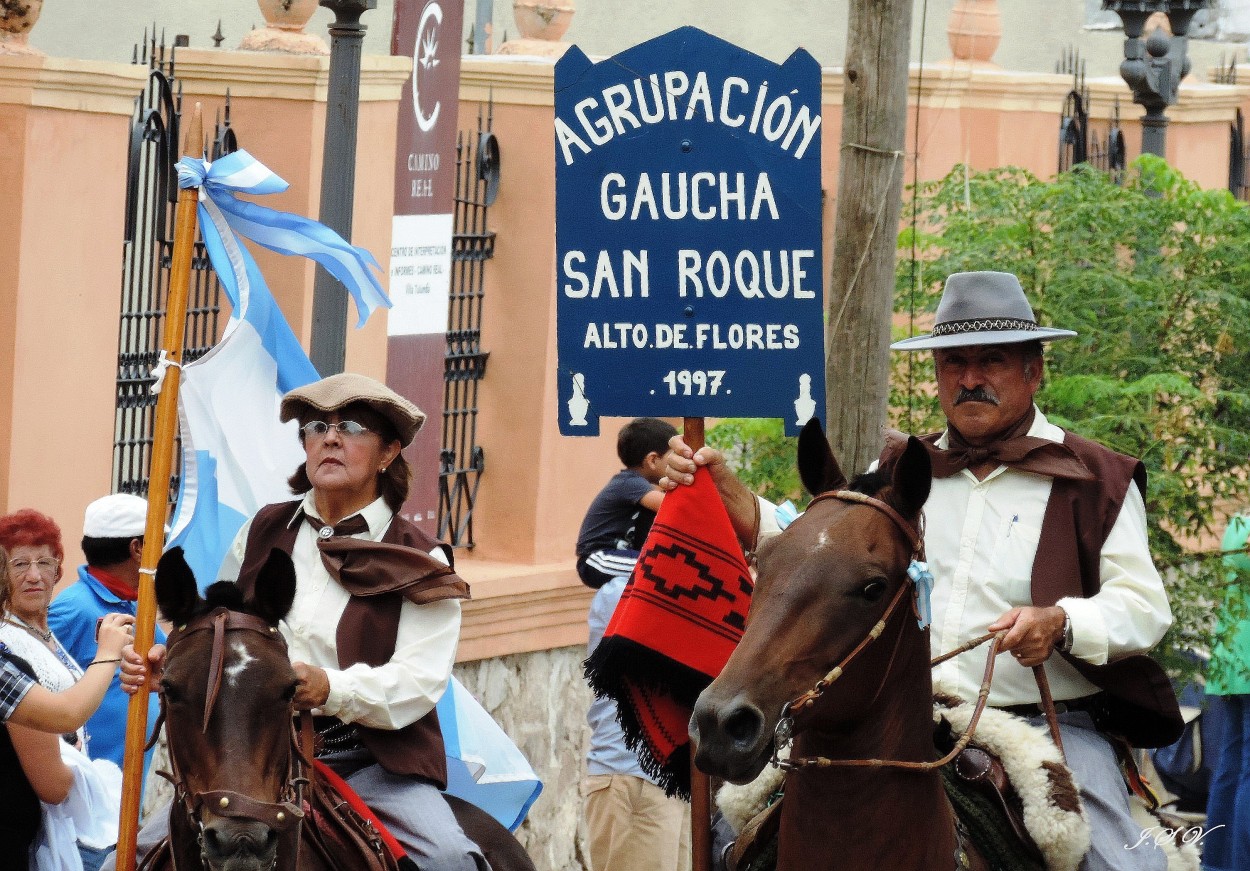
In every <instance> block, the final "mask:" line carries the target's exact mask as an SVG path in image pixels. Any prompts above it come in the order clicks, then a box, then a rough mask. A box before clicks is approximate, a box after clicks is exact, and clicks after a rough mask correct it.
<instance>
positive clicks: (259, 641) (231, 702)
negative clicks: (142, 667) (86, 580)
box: [156, 548, 534, 871]
mask: <svg viewBox="0 0 1250 871" xmlns="http://www.w3.org/2000/svg"><path fill="white" fill-rule="evenodd" d="M261 577H262V578H263V582H260V583H257V585H256V589H257V593H256V595H255V598H253V599H251V600H249V601H243V599H242V595H241V593H240V592H239V590H238V588H237V587H235V586H234V585H233V584H229V583H218V584H214V585H213V586H211V587H209V589H208V591H207V595H208V598H207V600H206V599H204V598H201V597H200V594H199V590H198V588H197V586H196V583H195V578H194V577H193V576H192V574H191V569H190V568H189V567H188V566H187V564H186V561H185V560H184V559H183V556H182V551H181V549H179V548H174V549H172V550H171V551H170V552H169V553H167V554H165V556H163V557H162V558H161V561H160V564H159V565H158V566H157V576H156V598H157V603H158V604H159V605H160V608H161V612H162V613H163V614H164V615H165V617H166V619H168V620H170V621H171V622H172V623H173V624H174V625H175V627H177V628H176V629H175V630H174V632H173V633H171V635H170V638H169V645H168V652H167V654H166V661H165V671H164V677H163V679H162V681H161V689H162V693H163V695H164V718H165V731H166V736H167V739H168V742H169V754H170V762H171V767H172V769H173V772H174V780H175V789H176V795H175V799H174V803H173V805H172V807H171V811H170V847H171V852H172V860H173V865H174V867H175V868H178V869H197V871H198V869H201V868H203V869H208V871H262V869H273V868H282V869H293V868H295V867H296V865H297V856H298V867H299V869H300V871H305V869H313V871H320V869H323V868H326V867H327V866H326V864H325V862H324V861H323V859H322V856H321V855H320V854H319V852H318V851H317V850H315V849H312V848H311V847H310V846H309V843H310V839H309V834H310V833H309V832H308V831H307V830H306V827H307V825H308V823H307V821H306V820H305V819H304V818H305V813H304V811H306V810H307V809H308V804H307V801H306V799H307V792H306V785H305V783H304V782H303V781H302V780H301V778H304V777H306V776H307V775H308V772H307V769H306V768H305V767H301V766H300V765H298V764H297V763H298V757H299V750H298V748H297V744H296V739H295V731H294V729H293V727H292V715H293V713H294V708H293V704H292V699H293V698H294V695H295V672H294V671H293V670H292V668H291V664H290V661H289V659H288V657H287V650H286V642H285V641H284V640H283V638H282V635H281V633H280V632H279V631H278V630H277V624H278V622H279V621H280V620H282V619H283V618H284V617H285V616H286V614H287V612H288V611H289V610H290V607H291V602H292V599H293V597H294V595H295V570H294V567H293V566H292V565H291V560H290V557H288V556H287V555H286V554H284V553H282V552H281V551H277V550H275V551H274V552H273V553H272V554H271V555H270V558H269V560H268V562H267V563H266V565H265V567H264V569H263V570H262V573H261ZM445 797H446V798H447V800H448V804H449V805H450V806H451V808H452V811H453V813H455V815H456V819H457V821H458V822H459V823H460V825H461V828H463V829H464V831H465V834H466V835H468V837H469V838H470V840H473V841H474V842H476V843H477V844H478V845H479V847H480V848H481V849H482V852H483V854H484V855H485V856H486V859H487V861H489V862H490V863H491V867H492V868H494V869H495V871H533V869H534V865H533V863H532V862H531V861H530V859H529V856H528V855H526V853H525V851H524V850H523V849H522V847H521V845H520V844H519V843H518V842H517V840H516V839H515V838H514V837H513V836H512V835H511V833H509V832H508V830H507V829H506V828H505V827H504V826H502V825H500V824H499V823H498V822H497V821H496V820H495V819H494V818H493V817H491V816H489V815H488V814H486V813H485V812H483V811H481V810H479V809H478V808H477V807H475V806H474V805H471V804H469V803H467V802H463V801H460V800H459V799H455V798H453V797H451V796H445ZM406 861H407V860H405V862H406ZM348 867H350V868H352V871H355V869H356V868H358V867H364V864H363V859H362V862H361V863H359V864H357V863H353V864H351V865H350V866H348ZM401 867H403V866H402V865H401ZM409 867H412V866H411V865H409Z"/></svg>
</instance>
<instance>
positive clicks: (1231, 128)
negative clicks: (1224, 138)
mask: <svg viewBox="0 0 1250 871" xmlns="http://www.w3.org/2000/svg"><path fill="white" fill-rule="evenodd" d="M1247 162H1250V152H1248V151H1247V145H1246V120H1245V118H1244V117H1243V116H1242V114H1241V110H1240V109H1238V110H1237V113H1236V115H1235V116H1234V117H1233V121H1232V123H1231V124H1229V125H1228V189H1229V190H1230V191H1232V193H1233V196H1235V197H1236V198H1237V199H1239V200H1250V186H1248V185H1247V181H1246V164H1247Z"/></svg>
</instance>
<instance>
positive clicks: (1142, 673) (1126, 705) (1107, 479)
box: [880, 430, 1184, 747]
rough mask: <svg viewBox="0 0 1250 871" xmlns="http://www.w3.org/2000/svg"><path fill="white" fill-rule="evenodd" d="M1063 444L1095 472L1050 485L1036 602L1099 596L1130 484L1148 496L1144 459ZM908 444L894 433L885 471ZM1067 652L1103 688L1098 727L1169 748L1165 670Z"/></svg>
mask: <svg viewBox="0 0 1250 871" xmlns="http://www.w3.org/2000/svg"><path fill="white" fill-rule="evenodd" d="M941 435H942V434H941V433H931V434H929V435H924V436H920V441H921V442H923V443H924V444H925V446H926V448H928V449H929V452H930V455H931V456H932V455H933V454H934V453H944V452H943V451H941V450H939V449H938V448H936V446H935V445H936V442H937V441H938V439H939V438H941ZM1063 444H1064V446H1065V447H1067V448H1068V449H1070V450H1071V451H1072V453H1073V455H1074V456H1075V457H1076V458H1077V459H1078V460H1079V461H1080V463H1081V464H1082V466H1083V467H1084V468H1086V469H1088V470H1089V472H1090V473H1091V474H1090V477H1089V478H1088V479H1075V478H1056V479H1055V481H1054V483H1053V484H1052V486H1051V490H1050V498H1049V499H1048V500H1047V502H1046V512H1045V514H1044V515H1043V519H1042V528H1041V534H1040V537H1039V539H1038V545H1037V556H1036V557H1035V558H1034V561H1033V571H1032V578H1031V600H1032V602H1033V604H1034V605H1035V606H1038V607H1047V606H1049V605H1054V604H1055V603H1056V602H1058V601H1059V600H1060V599H1062V598H1065V597H1076V598H1090V597H1092V596H1094V595H1096V594H1097V593H1098V591H1099V589H1100V588H1101V584H1102V577H1101V561H1102V547H1103V545H1104V544H1105V543H1106V541H1107V536H1109V535H1110V534H1111V530H1112V528H1113V527H1114V526H1115V522H1116V519H1117V518H1118V517H1119V515H1120V509H1121V508H1122V507H1123V505H1124V499H1125V497H1126V496H1127V495H1128V488H1129V485H1130V484H1132V483H1136V484H1137V489H1138V491H1139V492H1140V493H1141V494H1142V495H1143V497H1144V496H1145V493H1146V469H1145V466H1143V465H1142V463H1141V462H1140V461H1139V460H1136V459H1134V458H1132V457H1128V456H1125V455H1123V454H1118V453H1116V452H1115V451H1112V450H1110V449H1108V448H1105V447H1103V446H1102V445H1100V444H1098V443H1097V442H1094V441H1090V440H1089V439H1086V438H1082V437H1081V436H1078V435H1076V434H1075V433H1071V432H1066V431H1065V432H1064V436H1063ZM906 446H907V436H906V435H905V434H903V433H901V432H897V431H895V430H888V431H887V432H886V444H885V449H884V450H883V451H882V453H881V457H880V465H881V468H882V469H883V470H885V469H888V468H889V467H891V466H892V465H893V463H894V462H895V461H896V460H897V458H898V457H899V456H901V455H902V451H903V449H904V448H905V447H906ZM937 582H938V583H942V582H943V579H942V578H938V579H937ZM1062 655H1063V657H1064V659H1065V660H1067V661H1068V662H1069V663H1070V664H1071V665H1072V667H1073V668H1075V669H1076V670H1077V671H1078V672H1080V673H1081V675H1082V676H1084V677H1085V679H1086V680H1088V681H1089V682H1090V683H1092V684H1094V685H1095V686H1097V687H1098V688H1100V689H1101V690H1103V693H1102V697H1101V698H1102V701H1101V703H1100V710H1099V711H1097V712H1095V713H1096V719H1097V720H1098V725H1099V728H1101V729H1104V730H1105V731H1108V732H1112V733H1115V734H1117V735H1121V736H1123V737H1124V738H1126V739H1127V740H1128V741H1129V743H1131V744H1133V746H1136V747H1165V746H1167V745H1169V744H1171V743H1173V742H1174V741H1176V739H1177V738H1179V737H1180V733H1181V730H1182V729H1183V727H1184V722H1183V721H1182V720H1181V716H1180V709H1179V707H1178V706H1177V702H1176V694H1175V692H1174V691H1173V690H1172V685H1171V683H1170V682H1169V681H1168V679H1167V675H1166V674H1165V673H1164V671H1163V669H1162V668H1161V667H1160V666H1159V664H1158V663H1156V662H1155V661H1154V660H1153V659H1151V658H1150V657H1149V656H1147V655H1146V654H1134V655H1130V656H1125V657H1122V658H1120V659H1117V660H1115V661H1114V662H1110V663H1107V664H1106V665H1091V664H1090V663H1088V662H1086V661H1085V660H1083V659H1078V658H1077V657H1074V656H1072V655H1071V654H1066V653H1065V654H1062Z"/></svg>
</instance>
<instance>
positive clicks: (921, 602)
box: [907, 560, 933, 629]
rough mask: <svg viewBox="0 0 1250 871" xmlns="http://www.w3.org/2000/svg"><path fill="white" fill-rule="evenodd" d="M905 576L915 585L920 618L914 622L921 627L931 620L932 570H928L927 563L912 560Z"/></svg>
mask: <svg viewBox="0 0 1250 871" xmlns="http://www.w3.org/2000/svg"><path fill="white" fill-rule="evenodd" d="M907 577H909V578H911V581H912V583H913V584H915V585H916V610H917V611H918V612H919V614H920V619H919V620H917V621H916V622H917V623H919V624H920V628H921V629H923V628H925V627H926V626H928V625H929V624H930V623H932V622H933V605H932V603H931V601H930V598H931V597H932V595H933V572H931V571H929V564H928V563H926V562H921V561H920V560H912V561H911V565H909V566H908V567H907Z"/></svg>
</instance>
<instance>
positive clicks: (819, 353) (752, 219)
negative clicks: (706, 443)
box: [555, 27, 825, 435]
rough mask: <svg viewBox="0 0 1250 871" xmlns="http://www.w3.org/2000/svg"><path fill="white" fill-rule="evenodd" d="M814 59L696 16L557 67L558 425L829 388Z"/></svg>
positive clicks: (773, 409) (807, 413) (780, 407)
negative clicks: (721, 29) (699, 25)
mask: <svg viewBox="0 0 1250 871" xmlns="http://www.w3.org/2000/svg"><path fill="white" fill-rule="evenodd" d="M820 133H821V116H820V65H819V64H817V63H816V61H815V60H814V59H813V58H812V56H811V55H809V54H808V53H807V52H805V51H801V50H800V51H796V52H795V53H794V54H793V55H791V56H790V58H789V59H788V60H787V61H786V62H785V63H784V64H782V65H780V66H778V65H777V64H775V63H773V62H771V61H769V60H766V59H765V58H762V57H759V56H758V55H755V54H752V53H751V52H748V51H745V50H744V49H741V48H738V47H737V46H735V45H732V44H730V43H728V42H725V41H724V40H722V39H718V38H716V37H714V36H711V35H709V34H707V33H704V32H703V31H700V30H697V29H695V28H693V27H683V28H681V29H679V30H675V31H673V32H672V33H668V34H666V35H664V36H660V37H657V38H656V39H652V40H650V41H648V42H645V43H643V44H642V45H638V46H635V47H634V48H631V49H629V50H627V51H624V52H622V53H621V54H618V55H616V56H615V57H612V58H609V59H608V60H605V61H601V62H600V63H597V64H592V63H591V62H590V60H589V59H588V58H587V57H586V55H585V54H583V53H582V52H581V51H580V50H579V49H578V48H577V47H576V46H574V47H573V48H570V49H569V50H568V51H567V52H566V53H565V54H564V56H563V57H562V58H561V59H560V61H559V62H558V63H557V64H556V69H555V158H556V254H557V261H556V266H557V277H556V292H557V294H558V302H557V306H556V320H557V334H558V354H559V363H558V367H557V372H558V376H557V377H558V379H559V403H560V405H559V420H560V432H561V433H562V434H564V435H597V434H598V432H599V417H601V416H613V417H638V416H652V417H731V416H732V417H781V418H783V419H784V420H785V422H786V431H787V432H788V433H791V434H793V433H797V432H798V430H799V428H800V427H801V426H802V424H804V423H805V422H806V421H807V420H808V418H810V417H812V416H813V415H816V416H820V417H823V410H824V399H825V363H824V329H823V318H822V308H823V303H824V280H823V272H824V270H823V266H822V264H821V233H820V230H821V226H820V225H821V190H820Z"/></svg>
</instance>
